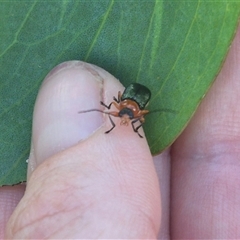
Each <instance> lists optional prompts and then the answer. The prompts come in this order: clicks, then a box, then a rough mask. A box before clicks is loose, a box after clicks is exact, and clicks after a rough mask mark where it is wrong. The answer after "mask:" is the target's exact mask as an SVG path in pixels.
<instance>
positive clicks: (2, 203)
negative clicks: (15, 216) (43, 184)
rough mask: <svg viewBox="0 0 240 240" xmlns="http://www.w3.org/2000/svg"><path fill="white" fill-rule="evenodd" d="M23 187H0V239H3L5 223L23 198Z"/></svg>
mask: <svg viewBox="0 0 240 240" xmlns="http://www.w3.org/2000/svg"><path fill="white" fill-rule="evenodd" d="M24 190H25V185H17V186H5V187H0V213H1V214H0V239H4V233H5V229H6V225H7V221H8V219H9V217H10V216H11V214H12V213H13V210H14V209H15V208H16V206H17V204H18V203H19V201H20V199H21V198H22V196H23V193H24Z"/></svg>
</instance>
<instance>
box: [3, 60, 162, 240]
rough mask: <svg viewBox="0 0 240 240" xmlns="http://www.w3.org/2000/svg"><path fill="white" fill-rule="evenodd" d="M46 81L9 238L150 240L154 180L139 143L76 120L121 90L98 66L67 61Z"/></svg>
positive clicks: (155, 220) (155, 217)
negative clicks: (23, 190)
mask: <svg viewBox="0 0 240 240" xmlns="http://www.w3.org/2000/svg"><path fill="white" fill-rule="evenodd" d="M65 64H66V65H65V66H63V65H62V66H60V67H58V69H57V70H55V71H54V72H53V73H52V74H51V75H50V76H48V78H47V79H46V80H45V81H44V83H43V85H42V87H41V90H40V93H39V95H38V98H37V102H36V106H35V111H34V123H33V137H32V153H31V157H30V160H29V161H30V162H33V163H31V168H30V170H29V173H30V177H29V181H28V185H27V189H26V193H25V195H24V197H23V199H22V201H21V202H20V204H19V205H18V207H17V209H16V211H15V212H14V214H13V215H12V217H11V219H10V221H9V224H8V228H7V237H8V238H27V239H37V238H38V239H43V238H44V239H45V238H50V239H58V238H70V239H73V238H77V239H81V238H87V239H88V238H139V239H140V238H156V234H157V232H158V229H159V224H160V223H159V219H160V209H159V206H160V200H159V188H158V181H157V177H156V173H155V169H154V166H153V161H152V157H151V154H150V152H149V149H148V146H147V143H146V140H145V139H142V138H139V136H138V135H137V134H136V133H135V132H133V130H132V128H131V127H125V126H119V119H117V118H116V119H115V118H114V121H115V124H116V128H115V129H114V130H113V131H111V132H110V133H109V134H105V133H104V132H105V131H106V130H108V129H109V127H111V123H110V122H109V120H108V117H107V116H104V115H103V114H102V113H99V112H95V113H94V112H91V113H88V114H87V113H86V114H78V111H80V110H85V109H88V108H99V107H101V106H99V105H100V104H99V102H100V100H102V101H105V102H106V103H109V102H111V101H112V98H113V96H115V95H116V93H117V92H118V91H119V90H121V89H122V87H121V85H120V84H119V82H118V81H116V80H115V79H114V78H113V76H111V75H110V74H108V73H107V72H105V71H104V70H102V69H100V68H97V67H96V66H93V65H90V64H86V63H82V62H70V63H65Z"/></svg>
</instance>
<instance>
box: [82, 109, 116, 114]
mask: <svg viewBox="0 0 240 240" xmlns="http://www.w3.org/2000/svg"><path fill="white" fill-rule="evenodd" d="M88 112H101V113H105V114H108V115H111V116H114V115H112V114H111V113H110V112H105V111H103V110H100V109H95V108H94V109H89V110H85V111H79V112H78V113H88Z"/></svg>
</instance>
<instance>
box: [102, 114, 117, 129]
mask: <svg viewBox="0 0 240 240" xmlns="http://www.w3.org/2000/svg"><path fill="white" fill-rule="evenodd" d="M108 117H109V119H110V122H111V124H112V127H111V128H110V129H109V130H108V131H106V132H105V133H110V132H111V131H112V130H113V129H114V128H115V126H116V124H115V123H114V121H113V120H112V118H111V117H110V115H108Z"/></svg>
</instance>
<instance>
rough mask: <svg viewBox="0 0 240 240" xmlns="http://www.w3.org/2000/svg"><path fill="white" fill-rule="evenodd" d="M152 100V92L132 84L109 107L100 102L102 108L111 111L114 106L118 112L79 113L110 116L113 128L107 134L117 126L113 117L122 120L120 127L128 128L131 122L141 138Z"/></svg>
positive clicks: (139, 85) (140, 85)
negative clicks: (148, 107)
mask: <svg viewBox="0 0 240 240" xmlns="http://www.w3.org/2000/svg"><path fill="white" fill-rule="evenodd" d="M150 98H151V91H150V90H149V89H148V88H147V87H145V86H144V85H142V84H139V83H132V84H130V85H129V86H128V87H127V88H125V90H124V91H123V93H121V92H120V91H119V92H118V97H117V98H116V97H113V102H111V103H110V104H109V105H106V104H105V103H104V102H102V101H101V102H100V104H101V105H102V106H104V107H105V108H107V109H109V110H110V109H111V106H112V105H113V106H114V107H115V108H116V109H117V111H110V112H106V111H102V110H99V109H90V110H86V111H80V112H78V113H86V112H92V111H98V112H102V113H106V114H108V117H109V119H110V122H111V124H112V127H111V128H110V129H109V130H108V131H106V132H105V133H110V132H111V131H112V130H113V129H114V128H115V127H116V124H115V123H114V121H113V120H112V118H111V116H113V117H119V118H121V122H120V125H124V126H128V124H129V122H131V125H132V128H133V131H134V132H136V133H137V134H138V136H139V137H140V138H142V137H143V136H142V135H141V134H140V133H139V132H138V129H139V128H140V127H142V125H143V123H144V122H145V119H144V116H145V115H146V114H148V113H149V110H146V109H145V107H146V105H147V104H148V102H149V100H150ZM138 121H139V122H140V124H139V125H138V126H137V127H135V125H134V124H135V123H136V122H138Z"/></svg>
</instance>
